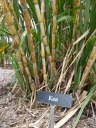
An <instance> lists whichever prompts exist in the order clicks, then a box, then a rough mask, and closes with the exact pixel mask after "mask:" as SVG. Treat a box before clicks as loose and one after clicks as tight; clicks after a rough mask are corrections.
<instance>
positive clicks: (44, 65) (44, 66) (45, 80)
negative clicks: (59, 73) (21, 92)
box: [41, 0, 48, 90]
mask: <svg viewBox="0 0 96 128" xmlns="http://www.w3.org/2000/svg"><path fill="white" fill-rule="evenodd" d="M44 9H45V3H44V0H41V17H42V19H43V22H44V23H45V19H44ZM41 40H42V37H41ZM41 57H42V65H43V79H44V82H45V85H47V74H46V59H45V48H44V44H43V42H42V43H41ZM46 90H48V88H47V86H46Z"/></svg>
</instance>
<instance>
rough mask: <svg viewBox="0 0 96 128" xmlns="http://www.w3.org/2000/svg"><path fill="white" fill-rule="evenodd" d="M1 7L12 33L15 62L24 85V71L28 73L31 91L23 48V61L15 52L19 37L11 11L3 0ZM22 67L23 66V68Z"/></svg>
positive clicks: (30, 80)
mask: <svg viewBox="0 0 96 128" xmlns="http://www.w3.org/2000/svg"><path fill="white" fill-rule="evenodd" d="M2 8H3V11H4V14H5V18H6V20H7V24H8V26H9V30H10V33H11V34H12V35H13V37H12V42H13V44H14V46H15V52H16V59H17V62H18V64H19V66H20V71H21V74H22V76H23V79H24V83H25V85H26V78H25V71H26V73H27V75H28V79H29V83H30V88H31V91H32V92H33V87H32V84H33V81H32V78H31V73H30V71H29V68H28V63H27V60H26V56H25V54H24V51H23V49H22V48H20V53H21V55H22V56H23V57H22V59H23V63H22V61H21V55H19V53H18V52H17V47H18V46H19V44H20V39H19V36H18V33H17V31H16V28H15V26H14V24H13V22H12V17H11V13H10V10H9V8H8V6H7V3H6V1H5V0H4V1H2ZM8 17H9V19H10V20H8ZM12 28H13V29H12ZM24 67H25V69H24ZM34 98H35V97H34Z"/></svg>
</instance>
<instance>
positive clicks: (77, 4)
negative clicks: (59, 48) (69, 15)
mask: <svg viewBox="0 0 96 128" xmlns="http://www.w3.org/2000/svg"><path fill="white" fill-rule="evenodd" d="M79 5H80V0H78V2H76V0H74V6H75V7H76V6H77V7H78V6H79ZM74 16H75V19H74V26H73V34H72V43H74V41H75V40H76V39H77V37H76V36H77V33H78V22H79V10H75V11H74Z"/></svg>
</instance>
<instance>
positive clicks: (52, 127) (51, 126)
mask: <svg viewBox="0 0 96 128" xmlns="http://www.w3.org/2000/svg"><path fill="white" fill-rule="evenodd" d="M54 108H55V105H50V109H51V110H50V128H54Z"/></svg>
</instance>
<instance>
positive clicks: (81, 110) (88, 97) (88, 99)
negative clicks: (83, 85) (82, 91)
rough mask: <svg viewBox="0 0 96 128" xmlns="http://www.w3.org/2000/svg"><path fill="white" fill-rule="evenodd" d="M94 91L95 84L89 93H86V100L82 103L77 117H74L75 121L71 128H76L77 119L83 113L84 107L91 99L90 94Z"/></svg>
mask: <svg viewBox="0 0 96 128" xmlns="http://www.w3.org/2000/svg"><path fill="white" fill-rule="evenodd" d="M95 89H96V84H95V85H94V86H93V87H92V88H91V89H90V92H89V93H88V95H87V98H86V99H85V101H84V103H83V105H82V107H81V109H80V111H79V113H78V115H77V117H76V121H75V123H74V126H73V128H75V127H76V125H77V123H78V121H79V119H80V117H81V115H82V112H83V111H84V108H85V107H86V105H87V104H88V102H89V101H90V99H91V97H92V94H93V92H94V90H95Z"/></svg>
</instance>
